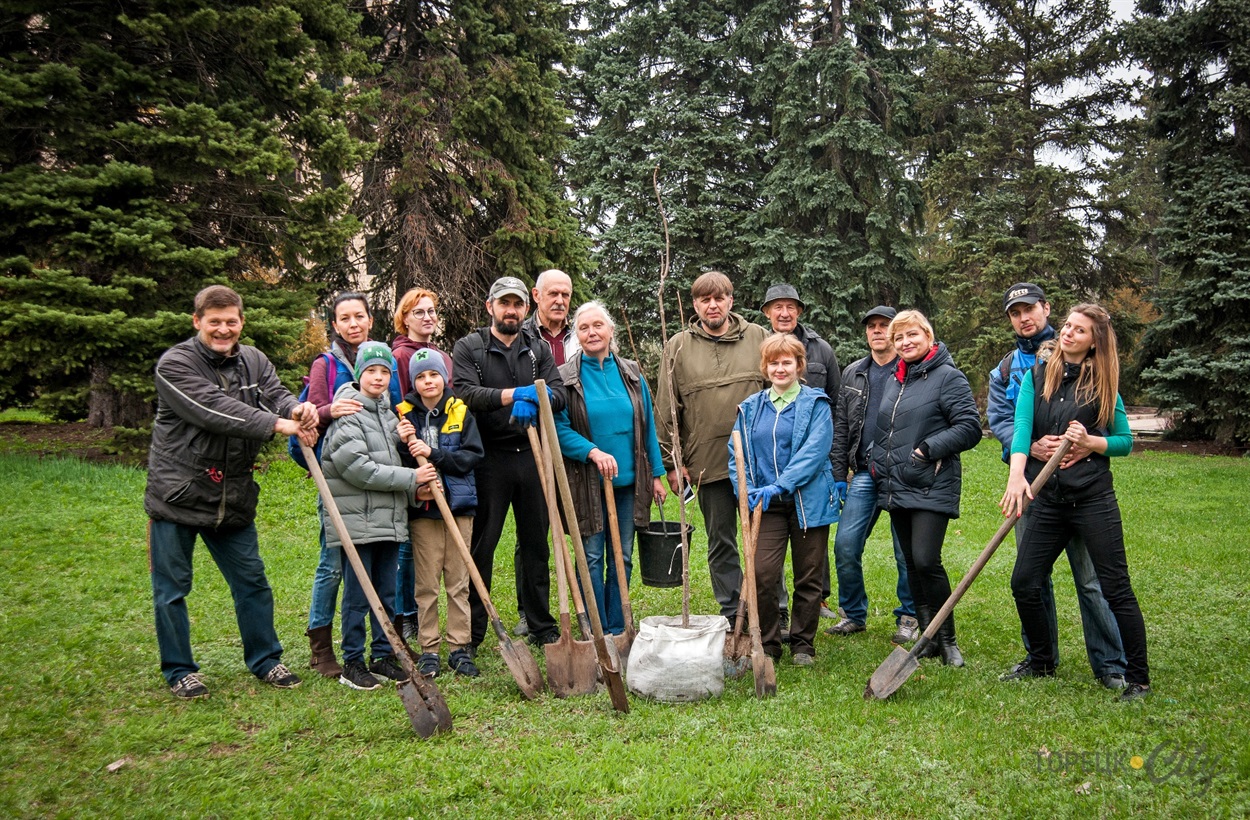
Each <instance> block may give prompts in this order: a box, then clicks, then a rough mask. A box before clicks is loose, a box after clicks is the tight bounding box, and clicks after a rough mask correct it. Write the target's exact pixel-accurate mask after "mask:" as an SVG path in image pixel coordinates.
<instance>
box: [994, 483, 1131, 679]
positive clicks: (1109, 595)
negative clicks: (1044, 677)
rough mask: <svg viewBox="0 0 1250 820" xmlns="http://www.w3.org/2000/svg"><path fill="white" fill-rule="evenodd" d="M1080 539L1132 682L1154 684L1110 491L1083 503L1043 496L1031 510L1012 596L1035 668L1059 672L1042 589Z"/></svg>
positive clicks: (1116, 504)
mask: <svg viewBox="0 0 1250 820" xmlns="http://www.w3.org/2000/svg"><path fill="white" fill-rule="evenodd" d="M1074 535H1079V536H1081V538H1082V539H1084V541H1085V547H1086V549H1088V550H1089V557H1090V560H1091V561H1093V563H1094V572H1095V573H1097V575H1098V583H1099V584H1100V585H1101V586H1102V594H1103V597H1104V598H1106V599H1107V605H1108V606H1109V607H1111V614H1113V615H1114V616H1115V621H1116V625H1117V626H1119V628H1120V638H1121V640H1122V641H1123V642H1124V657H1125V660H1126V661H1127V663H1128V670H1127V671H1126V672H1125V675H1124V676H1125V678H1126V679H1127V680H1128V682H1129V683H1144V684H1149V683H1150V667H1149V664H1148V662H1147V660H1146V622H1145V620H1144V619H1143V618H1142V614H1141V606H1139V605H1138V603H1137V596H1136V595H1135V594H1134V593H1133V584H1132V582H1131V581H1130V580H1129V577H1128V557H1127V556H1126V555H1125V552H1124V522H1123V520H1122V519H1121V517H1120V504H1119V502H1118V501H1117V500H1116V497H1115V491H1114V490H1108V491H1106V492H1105V493H1100V494H1099V495H1097V496H1094V497H1093V498H1085V499H1081V500H1079V501H1055V500H1053V499H1048V498H1046V497H1044V496H1043V497H1040V498H1038V499H1037V500H1036V501H1034V502H1033V505H1032V506H1031V507H1030V508H1029V527H1028V529H1027V530H1025V533H1024V537H1023V538H1022V539H1021V540H1020V542H1019V543H1018V544H1017V545H1016V566H1015V569H1013V570H1012V573H1011V594H1012V596H1014V597H1015V599H1016V611H1017V612H1019V613H1020V623H1021V625H1022V626H1023V627H1024V633H1025V635H1027V636H1028V638H1029V647H1030V650H1029V655H1030V663H1031V664H1033V665H1034V666H1035V667H1036V668H1038V669H1041V670H1043V671H1050V670H1052V669H1054V668H1055V664H1056V663H1057V661H1058V653H1059V650H1058V647H1056V646H1055V642H1054V640H1053V638H1052V637H1051V633H1050V625H1049V623H1048V621H1047V618H1046V610H1045V608H1044V607H1043V606H1042V588H1043V587H1044V586H1045V585H1046V582H1047V579H1048V578H1049V577H1050V571H1051V568H1052V567H1053V566H1054V565H1055V559H1057V558H1058V557H1059V555H1060V553H1062V552H1063V550H1064V547H1066V546H1067V544H1068V541H1070V540H1072V537H1073V536H1074Z"/></svg>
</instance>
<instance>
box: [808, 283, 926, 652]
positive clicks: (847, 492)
mask: <svg viewBox="0 0 1250 820" xmlns="http://www.w3.org/2000/svg"><path fill="white" fill-rule="evenodd" d="M895 313H896V311H895V310H894V308H892V307H888V306H886V305H877V306H876V307H875V308H873V309H872V310H870V311H868V312H867V313H865V314H864V318H863V324H864V334H865V336H866V337H867V339H868V355H867V356H865V357H864V358H862V359H857V360H855V361H854V362H851V363H850V364H849V365H847V368H846V370H844V371H843V372H842V385H841V387H840V389H839V390H838V401H837V407H836V409H835V410H834V415H833V453H832V455H831V458H832V460H833V480H834V492H835V493H837V494H838V496H840V497H841V499H842V501H843V502H844V503H843V506H842V518H841V519H840V520H839V522H838V530H837V534H836V535H835V536H834V539H833V563H834V568H835V570H836V572H837V575H838V606H839V608H840V609H841V610H842V618H841V620H839V621H838V622H837V623H836V624H834V625H833V626H831V627H829V628H828V629H826V630H825V632H826V633H828V634H830V635H843V636H845V635H853V634H855V633H856V632H863V631H864V630H865V629H867V628H868V626H867V624H868V594H867V592H865V590H864V565H863V557H864V545H865V544H866V543H867V542H868V536H869V535H870V534H871V533H872V528H873V527H875V526H876V524H877V517H878V516H879V515H880V514H881V508H880V507H878V506H877V485H876V482H875V481H873V478H872V474H871V473H869V472H868V460H869V457H870V456H871V449H872V443H873V437H872V432H871V431H872V430H875V429H877V412H878V408H879V406H880V403H881V394H882V393H883V392H884V391H885V387H886V382H887V381H888V380H889V378H890V374H891V373H893V372H894V367H895V365H896V364H897V363H898V353H896V352H895V350H894V342H893V341H892V340H891V339H890V334H889V328H890V320H891V319H893V318H894V316H895ZM864 430H868V431H870V432H869V434H868V435H866V436H865V435H864ZM890 537H891V539H892V540H893V542H894V564H895V566H897V567H898V585H897V587H896V589H895V592H896V594H897V595H898V607H897V608H896V609H895V610H894V618H895V622H896V624H897V629H896V630H895V632H894V637H893V638H892V640H893V641H894V643H897V644H903V643H907V642H909V641H914V640H915V639H916V638H917V637H918V635H917V632H918V629H917V627H918V623H917V621H916V607H915V604H914V603H913V602H912V597H911V586H910V585H909V584H908V582H907V562H906V561H905V560H904V558H903V549H902V547H901V546H900V545H899V543H898V535H897V534H896V533H895V532H894V527H893V526H892V525H891V527H890Z"/></svg>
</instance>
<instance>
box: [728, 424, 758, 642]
mask: <svg viewBox="0 0 1250 820" xmlns="http://www.w3.org/2000/svg"><path fill="white" fill-rule="evenodd" d="M733 445H734V461H735V462H736V467H737V473H738V517H739V518H740V519H741V520H742V557H743V562H744V564H745V567H744V569H745V570H746V571H745V572H744V573H743V578H742V591H741V592H739V596H741V595H743V594H745V595H746V596H747V626H748V629H749V630H750V633H751V643H752V645H754V644H755V643H756V642H758V641H760V640H761V636H760V614H759V612H758V611H757V610H758V609H759V604H758V601H757V598H756V591H757V590H756V586H755V536H756V534H758V533H759V531H760V521H762V520H763V517H764V507H763V505H760V506H759V507H756V508H755V514H754V515H751V514H750V512H749V507H748V504H747V470H746V456H745V453H744V452H743V447H742V433H740V432H739V431H738V430H737V428H735V429H734V431H733Z"/></svg>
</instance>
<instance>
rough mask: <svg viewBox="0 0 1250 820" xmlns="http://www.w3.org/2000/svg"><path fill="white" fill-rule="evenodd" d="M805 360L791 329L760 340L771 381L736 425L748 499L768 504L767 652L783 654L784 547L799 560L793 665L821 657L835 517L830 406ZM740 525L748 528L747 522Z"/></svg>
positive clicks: (734, 476) (760, 587) (763, 546)
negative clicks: (808, 381) (780, 590)
mask: <svg viewBox="0 0 1250 820" xmlns="http://www.w3.org/2000/svg"><path fill="white" fill-rule="evenodd" d="M806 365H807V352H806V349H805V347H804V345H803V343H802V342H800V341H799V340H798V339H797V338H795V337H794V336H792V335H790V334H788V333H778V334H775V335H773V336H769V337H768V338H767V339H765V340H764V343H763V344H762V345H760V371H761V372H763V374H764V376H765V377H766V378H767V379H768V380H769V381H770V382H772V386H771V387H769V388H768V389H767V390H762V391H760V392H759V393H756V394H755V395H753V396H750V397H749V398H747V400H746V401H744V402H742V404H740V405H738V419H737V421H736V422H735V423H734V427H735V429H736V430H738V432H739V433H741V434H742V442H743V448H744V457H745V459H746V464H745V468H746V478H747V489H748V496H747V497H748V504H749V506H750V508H751V510H752V511H754V510H755V509H756V508H757V507H763V510H764V512H763V515H762V518H761V520H760V532H759V538H758V543H757V548H756V553H755V581H756V583H755V589H756V595H757V596H758V606H759V620H760V632H761V638H762V641H763V644H764V651H765V652H766V653H768V654H769V655H770V656H772V657H773V658H774V659H779V658H780V657H781V628H780V622H779V618H778V606H777V604H778V601H777V587H778V582H779V581H780V579H781V574H782V572H784V571H785V564H786V545H787V544H789V546H790V553H791V562H792V563H793V565H794V605H793V606H792V607H791V608H790V612H791V618H792V619H791V622H790V654H791V657H792V659H793V661H794V664H795V666H811V665H812V664H813V663H814V662H815V657H816V627H817V625H818V624H819V622H820V602H821V600H822V599H823V594H822V592H823V590H822V587H823V584H822V582H821V575H822V571H824V572H827V571H828V570H824V559H825V556H826V555H828V549H829V525H830V524H832V523H834V522H835V521H837V520H838V509H837V507H836V506H835V504H834V500H833V465H832V464H831V463H830V461H829V449H830V447H832V446H833V406H832V404H831V403H830V401H829V397H828V396H827V395H825V393H824V391H823V390H815V389H813V388H811V387H807V386H806V385H803V384H800V383H799V379H800V377H802V375H803V371H804V370H805V369H806ZM729 479H730V481H732V482H733V486H734V490H735V491H738V489H739V488H738V470H737V457H736V455H735V453H734V450H733V443H732V441H731V442H730V445H729ZM743 526H744V527H745V526H748V524H747V522H745V521H744V522H743Z"/></svg>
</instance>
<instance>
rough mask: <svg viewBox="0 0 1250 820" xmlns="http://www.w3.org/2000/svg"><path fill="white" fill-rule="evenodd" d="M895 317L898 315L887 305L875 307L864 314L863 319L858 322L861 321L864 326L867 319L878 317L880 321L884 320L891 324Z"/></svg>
mask: <svg viewBox="0 0 1250 820" xmlns="http://www.w3.org/2000/svg"><path fill="white" fill-rule="evenodd" d="M897 315H898V311H897V310H895V309H894V308H892V307H890V306H889V305H877V306H876V307H875V308H873V309H872V310H870V311H868V312H867V313H865V314H864V318H863V319H861V320H860V321H862V322H863V323H864V324H868V320H869V319H871V318H872V317H874V316H880V317H881V318H882V319H885V320H886V321H888V322H892V321H894V317H895V316H897Z"/></svg>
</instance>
